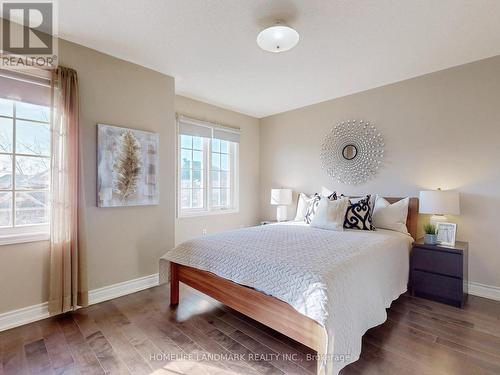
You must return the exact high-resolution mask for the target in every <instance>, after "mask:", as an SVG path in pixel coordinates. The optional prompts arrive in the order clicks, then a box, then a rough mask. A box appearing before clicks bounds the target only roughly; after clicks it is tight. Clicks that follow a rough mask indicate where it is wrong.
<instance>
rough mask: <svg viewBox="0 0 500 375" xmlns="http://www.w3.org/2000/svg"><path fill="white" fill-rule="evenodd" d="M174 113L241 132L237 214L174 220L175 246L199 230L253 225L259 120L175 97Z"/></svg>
mask: <svg viewBox="0 0 500 375" xmlns="http://www.w3.org/2000/svg"><path fill="white" fill-rule="evenodd" d="M175 110H176V111H177V112H178V113H180V114H184V115H186V116H191V117H194V118H197V119H200V120H206V121H211V122H216V123H219V124H224V125H227V126H232V127H239V128H240V129H241V142H240V148H239V151H240V166H239V175H240V195H239V196H240V209H239V212H238V213H234V214H223V215H213V216H201V217H190V218H180V219H177V220H176V225H175V242H176V244H178V243H181V242H183V241H185V240H188V239H190V238H193V237H197V236H201V235H202V232H203V229H206V230H207V233H215V232H220V231H223V230H228V229H234V228H240V227H242V226H250V225H255V224H256V223H257V222H258V220H259V120H258V119H256V118H253V117H250V116H246V115H242V114H240V113H236V112H232V111H228V110H225V109H222V108H219V107H215V106H213V105H210V104H206V103H202V102H199V101H196V100H192V99H188V98H186V97H183V96H179V95H177V96H176V97H175Z"/></svg>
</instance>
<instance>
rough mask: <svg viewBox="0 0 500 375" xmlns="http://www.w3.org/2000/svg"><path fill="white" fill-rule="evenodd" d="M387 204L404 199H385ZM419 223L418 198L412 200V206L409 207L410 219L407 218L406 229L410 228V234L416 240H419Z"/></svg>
mask: <svg viewBox="0 0 500 375" xmlns="http://www.w3.org/2000/svg"><path fill="white" fill-rule="evenodd" d="M384 198H385V199H386V200H387V202H389V203H395V202H398V201H400V200H401V199H404V198H393V197H384ZM417 222H418V198H410V204H409V205H408V217H407V218H406V227H407V228H408V232H409V233H410V235H411V236H412V237H413V239H414V240H417Z"/></svg>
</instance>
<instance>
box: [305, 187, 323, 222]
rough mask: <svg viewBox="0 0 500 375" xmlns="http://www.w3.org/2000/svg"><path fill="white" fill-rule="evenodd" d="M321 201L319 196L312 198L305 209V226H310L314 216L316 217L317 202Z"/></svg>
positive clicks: (315, 195)
mask: <svg viewBox="0 0 500 375" xmlns="http://www.w3.org/2000/svg"><path fill="white" fill-rule="evenodd" d="M320 201H321V196H320V195H319V194H317V193H316V194H314V197H313V198H312V199H311V200H310V201H309V206H308V207H307V212H306V216H305V219H304V221H305V222H306V223H307V224H311V221H312V219H313V218H314V215H316V210H317V209H318V206H319V202H320Z"/></svg>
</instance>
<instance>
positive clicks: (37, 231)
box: [0, 98, 52, 246]
mask: <svg viewBox="0 0 500 375" xmlns="http://www.w3.org/2000/svg"><path fill="white" fill-rule="evenodd" d="M2 99H5V100H10V101H12V102H13V107H12V117H11V116H3V115H0V118H3V119H8V120H12V149H11V151H10V152H4V151H0V155H7V156H11V157H12V181H11V186H10V188H9V189H0V192H2V193H9V192H10V193H11V194H12V198H11V199H12V209H11V215H12V226H10V227H3V228H0V246H1V245H10V244H16V243H23V242H35V241H47V240H49V239H50V194H51V186H50V181H49V184H48V187H47V188H46V189H17V188H16V158H17V157H30V158H31V157H33V158H40V159H44V160H47V162H48V164H49V175H50V173H51V172H50V169H51V165H50V164H51V158H52V156H51V154H50V152H49V154H48V155H35V154H28V153H22V152H21V153H18V152H16V151H17V150H16V146H17V138H16V133H17V122H18V121H25V122H31V123H38V124H43V125H48V126H49V130H51V128H52V125H51V121H50V118H49V120H48V121H47V122H45V121H39V120H32V119H27V118H21V117H18V116H17V111H16V107H17V103H19V102H21V103H24V102H23V101H22V100H16V99H11V98H2ZM51 141H52V139H50V142H51ZM51 148H52V146H51V144H50V145H49V149H51ZM23 192H44V193H46V194H47V198H48V203H47V210H48V215H49V217H48V222H47V223H40V224H19V225H16V194H17V193H23Z"/></svg>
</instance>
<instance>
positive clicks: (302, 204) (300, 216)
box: [295, 193, 314, 221]
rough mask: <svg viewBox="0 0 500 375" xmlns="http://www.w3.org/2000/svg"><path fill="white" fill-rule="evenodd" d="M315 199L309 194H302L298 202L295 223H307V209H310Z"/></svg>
mask: <svg viewBox="0 0 500 375" xmlns="http://www.w3.org/2000/svg"><path fill="white" fill-rule="evenodd" d="M312 199H314V196H311V197H310V196H308V195H307V194H304V193H300V194H299V199H298V201H297V213H296V214H295V221H305V220H306V214H307V208H308V207H309V202H310V201H311V200H312Z"/></svg>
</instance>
